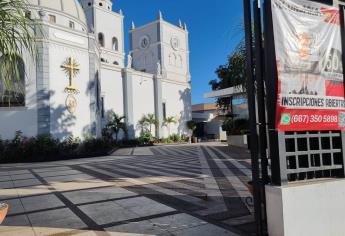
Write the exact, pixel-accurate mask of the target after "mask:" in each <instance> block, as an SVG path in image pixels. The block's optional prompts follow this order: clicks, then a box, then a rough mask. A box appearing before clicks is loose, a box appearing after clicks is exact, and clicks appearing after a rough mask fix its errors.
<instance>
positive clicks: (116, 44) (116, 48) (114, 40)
mask: <svg viewBox="0 0 345 236" xmlns="http://www.w3.org/2000/svg"><path fill="white" fill-rule="evenodd" d="M112 43H113V50H114V51H119V41H118V40H117V38H116V37H113V40H112Z"/></svg>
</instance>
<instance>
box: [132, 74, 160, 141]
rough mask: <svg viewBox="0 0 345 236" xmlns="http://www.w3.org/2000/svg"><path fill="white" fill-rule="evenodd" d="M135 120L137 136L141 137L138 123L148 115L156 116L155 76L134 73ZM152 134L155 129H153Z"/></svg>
mask: <svg viewBox="0 0 345 236" xmlns="http://www.w3.org/2000/svg"><path fill="white" fill-rule="evenodd" d="M132 81H133V120H134V124H135V127H134V128H135V130H136V136H139V135H140V131H141V129H140V127H138V126H137V124H138V121H139V120H140V119H141V118H142V117H143V116H144V115H147V114H155V101H154V84H153V75H151V74H147V73H141V72H133V75H132ZM152 134H153V135H154V134H155V129H154V127H152Z"/></svg>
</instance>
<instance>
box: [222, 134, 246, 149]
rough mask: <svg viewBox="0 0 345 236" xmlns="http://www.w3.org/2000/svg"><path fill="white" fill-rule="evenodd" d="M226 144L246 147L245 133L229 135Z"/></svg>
mask: <svg viewBox="0 0 345 236" xmlns="http://www.w3.org/2000/svg"><path fill="white" fill-rule="evenodd" d="M227 140H228V145H230V146H237V147H244V148H248V144H247V143H248V142H247V135H229V136H228V137H227Z"/></svg>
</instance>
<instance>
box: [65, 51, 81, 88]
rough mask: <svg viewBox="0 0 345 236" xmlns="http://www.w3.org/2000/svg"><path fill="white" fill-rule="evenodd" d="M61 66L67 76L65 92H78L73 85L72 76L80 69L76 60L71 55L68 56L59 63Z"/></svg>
mask: <svg viewBox="0 0 345 236" xmlns="http://www.w3.org/2000/svg"><path fill="white" fill-rule="evenodd" d="M61 68H62V69H63V71H64V72H65V73H66V74H67V75H68V77H69V85H68V87H66V88H65V92H67V93H78V90H77V89H76V88H75V87H74V86H73V78H75V77H76V76H77V75H78V74H79V71H80V69H79V64H78V62H77V61H76V60H74V59H73V58H72V57H69V58H67V59H66V60H65V62H64V63H63V64H62V65H61Z"/></svg>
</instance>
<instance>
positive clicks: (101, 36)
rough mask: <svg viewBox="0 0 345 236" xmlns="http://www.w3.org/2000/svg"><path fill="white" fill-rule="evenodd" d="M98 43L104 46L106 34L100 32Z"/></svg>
mask: <svg viewBox="0 0 345 236" xmlns="http://www.w3.org/2000/svg"><path fill="white" fill-rule="evenodd" d="M98 44H99V46H101V47H104V34H103V33H98Z"/></svg>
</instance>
